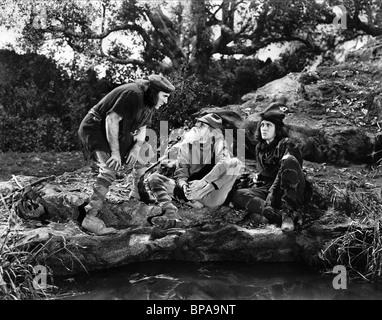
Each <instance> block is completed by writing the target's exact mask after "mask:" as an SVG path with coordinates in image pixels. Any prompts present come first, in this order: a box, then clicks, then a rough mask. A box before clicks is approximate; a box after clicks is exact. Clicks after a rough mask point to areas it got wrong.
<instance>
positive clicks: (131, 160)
mask: <svg viewBox="0 0 382 320" xmlns="http://www.w3.org/2000/svg"><path fill="white" fill-rule="evenodd" d="M140 149H141V147H140V145H139V144H135V145H134V146H133V147H132V148H131V150H130V152H129V155H128V157H127V159H126V164H130V165H134V164H135V163H136V162H137V160H138V157H139V151H140Z"/></svg>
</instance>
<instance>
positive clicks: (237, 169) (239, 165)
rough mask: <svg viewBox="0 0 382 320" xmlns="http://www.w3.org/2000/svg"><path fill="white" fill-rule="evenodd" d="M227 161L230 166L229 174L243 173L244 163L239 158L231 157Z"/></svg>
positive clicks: (237, 174)
mask: <svg viewBox="0 0 382 320" xmlns="http://www.w3.org/2000/svg"><path fill="white" fill-rule="evenodd" d="M225 161H226V163H227V167H228V170H227V175H231V176H239V175H240V174H241V173H242V171H243V169H244V164H243V162H242V161H240V160H239V159H238V158H230V159H227V160H225Z"/></svg>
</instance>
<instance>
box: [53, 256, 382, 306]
mask: <svg viewBox="0 0 382 320" xmlns="http://www.w3.org/2000/svg"><path fill="white" fill-rule="evenodd" d="M335 276H336V275H335V274H320V273H319V272H317V271H315V270H312V269H311V268H308V267H306V266H304V265H301V264H296V263H267V264H247V263H241V262H240V263H239V262H216V263H215V262H214V263H193V262H179V261H150V262H143V263H135V264H132V265H129V266H125V267H120V268H115V269H110V270H107V271H102V272H93V273H91V274H90V275H81V276H77V277H75V278H70V279H59V280H56V283H55V284H56V285H57V286H58V287H59V288H60V291H59V293H58V295H57V299H60V300H63V299H68V300H307V299H309V300H312V299H313V300H382V288H381V287H379V288H378V287H376V286H373V285H372V284H368V283H355V282H351V283H347V289H346V290H343V289H340V290H335V289H334V288H333V284H332V282H333V278H334V277H335Z"/></svg>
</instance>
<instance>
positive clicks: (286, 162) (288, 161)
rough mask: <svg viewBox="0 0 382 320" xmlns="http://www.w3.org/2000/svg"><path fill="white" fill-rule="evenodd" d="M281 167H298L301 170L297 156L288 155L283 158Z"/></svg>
mask: <svg viewBox="0 0 382 320" xmlns="http://www.w3.org/2000/svg"><path fill="white" fill-rule="evenodd" d="M281 166H282V167H284V168H296V167H297V166H298V167H299V168H300V163H299V162H298V160H297V158H296V157H295V156H293V155H291V154H288V155H285V156H284V157H282V159H281Z"/></svg>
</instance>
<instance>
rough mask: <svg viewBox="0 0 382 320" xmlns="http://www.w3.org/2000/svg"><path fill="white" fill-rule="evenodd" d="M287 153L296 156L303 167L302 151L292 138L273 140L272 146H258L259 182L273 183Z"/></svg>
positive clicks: (263, 143)
mask: <svg viewBox="0 0 382 320" xmlns="http://www.w3.org/2000/svg"><path fill="white" fill-rule="evenodd" d="M287 153H290V154H291V155H292V156H294V157H295V158H296V159H297V161H298V162H299V164H300V166H301V167H302V162H303V160H302V154H301V151H300V149H299V148H298V147H297V146H296V144H295V143H294V142H293V141H292V140H291V139H290V138H283V139H281V140H273V141H272V142H271V143H270V144H267V143H266V142H260V143H258V144H257V145H256V162H257V170H258V171H259V176H258V180H259V181H264V182H270V183H273V181H274V180H275V179H276V176H277V173H278V172H279V170H280V165H281V159H282V157H283V156H284V155H286V154H287Z"/></svg>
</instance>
